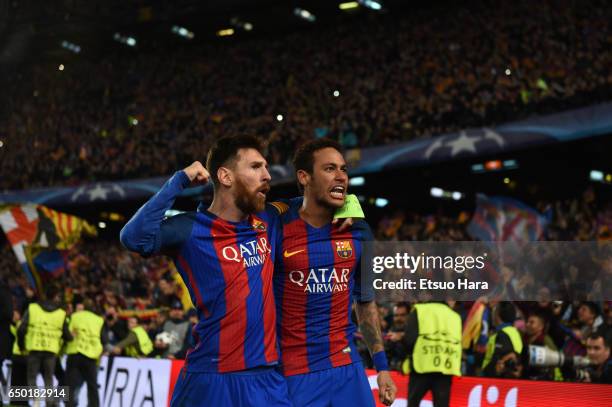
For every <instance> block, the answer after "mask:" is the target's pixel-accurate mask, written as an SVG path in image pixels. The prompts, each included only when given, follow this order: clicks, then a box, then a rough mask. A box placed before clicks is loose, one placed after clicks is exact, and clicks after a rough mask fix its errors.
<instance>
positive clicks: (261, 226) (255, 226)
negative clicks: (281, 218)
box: [251, 219, 266, 232]
mask: <svg viewBox="0 0 612 407" xmlns="http://www.w3.org/2000/svg"><path fill="white" fill-rule="evenodd" d="M251 226H253V229H255V230H257V231H260V232H265V231H266V224H265V223H263V222H262V221H260V220H258V219H253V223H252V224H251Z"/></svg>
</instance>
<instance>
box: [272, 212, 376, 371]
mask: <svg viewBox="0 0 612 407" xmlns="http://www.w3.org/2000/svg"><path fill="white" fill-rule="evenodd" d="M298 210H299V207H297V206H291V208H290V209H289V210H288V211H287V212H286V213H285V214H283V215H282V216H281V220H282V225H283V227H282V236H281V238H280V241H279V242H278V244H277V250H278V252H277V253H276V262H275V275H274V291H275V297H276V309H277V324H278V331H279V338H280V347H281V366H282V370H283V373H284V375H285V376H291V375H297V374H302V373H309V372H315V371H319V370H323V369H329V368H333V367H338V366H344V365H348V364H351V363H354V362H360V361H361V358H360V356H359V353H358V351H357V349H356V346H355V344H354V340H353V335H354V333H355V330H356V327H355V324H354V323H353V322H352V320H351V307H352V302H353V300H356V301H360V302H365V301H373V300H374V293H373V290H372V289H371V287H369V286H367V285H366V284H364V285H363V286H364V287H362V280H365V279H364V278H363V277H365V275H364V274H362V273H364V270H362V269H361V256H362V251H363V243H364V242H366V241H371V240H373V237H372V232H371V230H370V228H369V226H368V225H367V223H366V222H365V221H362V220H360V221H357V222H356V223H355V224H354V225H353V226H352V228H351V229H350V230H348V231H343V232H339V231H338V226H336V225H332V224H331V223H330V224H328V225H325V226H323V227H321V228H316V227H313V226H311V225H309V224H308V223H306V222H305V221H303V220H302V219H301V218H300V216H299V213H298ZM368 287H369V288H368Z"/></svg>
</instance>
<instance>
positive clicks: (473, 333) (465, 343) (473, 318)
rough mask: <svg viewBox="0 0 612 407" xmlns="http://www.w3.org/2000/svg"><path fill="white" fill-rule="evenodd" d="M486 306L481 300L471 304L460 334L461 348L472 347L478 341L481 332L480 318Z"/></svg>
mask: <svg viewBox="0 0 612 407" xmlns="http://www.w3.org/2000/svg"><path fill="white" fill-rule="evenodd" d="M486 308H487V307H486V305H485V304H484V303H482V302H481V301H476V302H475V303H474V305H472V308H471V309H470V312H469V313H468V316H467V318H465V322H464V323H463V332H462V335H461V346H462V347H463V349H472V347H474V346H475V345H476V343H477V342H478V339H479V337H480V335H481V332H482V318H483V316H484V312H485V309H486Z"/></svg>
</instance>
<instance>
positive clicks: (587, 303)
mask: <svg viewBox="0 0 612 407" xmlns="http://www.w3.org/2000/svg"><path fill="white" fill-rule="evenodd" d="M583 305H584V306H585V307H587V308H588V309H589V310H591V313H592V314H593V315H595V316H597V315H600V314H601V311H600V309H599V306H598V305H597V304H596V303H594V302H593V301H583V302H582V303H580V307H582V306H583ZM580 307H579V308H580Z"/></svg>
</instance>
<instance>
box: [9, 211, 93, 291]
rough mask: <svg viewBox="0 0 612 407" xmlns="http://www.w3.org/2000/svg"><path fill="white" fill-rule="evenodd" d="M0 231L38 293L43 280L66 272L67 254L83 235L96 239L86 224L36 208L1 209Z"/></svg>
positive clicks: (57, 213)
mask: <svg viewBox="0 0 612 407" xmlns="http://www.w3.org/2000/svg"><path fill="white" fill-rule="evenodd" d="M0 227H2V230H3V231H4V233H5V234H6V237H7V239H8V241H9V243H10V244H11V247H12V248H13V251H14V253H15V256H16V257H17V261H18V262H19V264H20V265H21V267H22V268H23V270H24V273H25V274H26V277H27V279H28V281H29V283H30V285H31V286H32V287H33V288H36V289H37V290H38V291H39V292H40V293H42V292H44V290H41V288H42V284H43V283H44V281H45V280H46V279H48V278H53V277H56V276H58V275H60V274H61V273H62V272H63V271H64V270H65V264H66V262H65V259H66V253H67V251H68V250H70V249H71V248H72V247H74V245H75V244H76V243H77V242H78V241H79V240H80V238H81V236H82V235H83V233H85V234H89V235H92V236H95V235H96V229H95V228H94V227H93V226H91V225H90V224H88V223H87V222H86V221H85V220H83V219H81V218H78V217H76V216H73V215H68V214H65V213H62V212H58V211H55V210H53V209H50V208H47V207H45V206H42V205H35V204H21V205H5V206H3V207H1V208H0Z"/></svg>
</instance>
